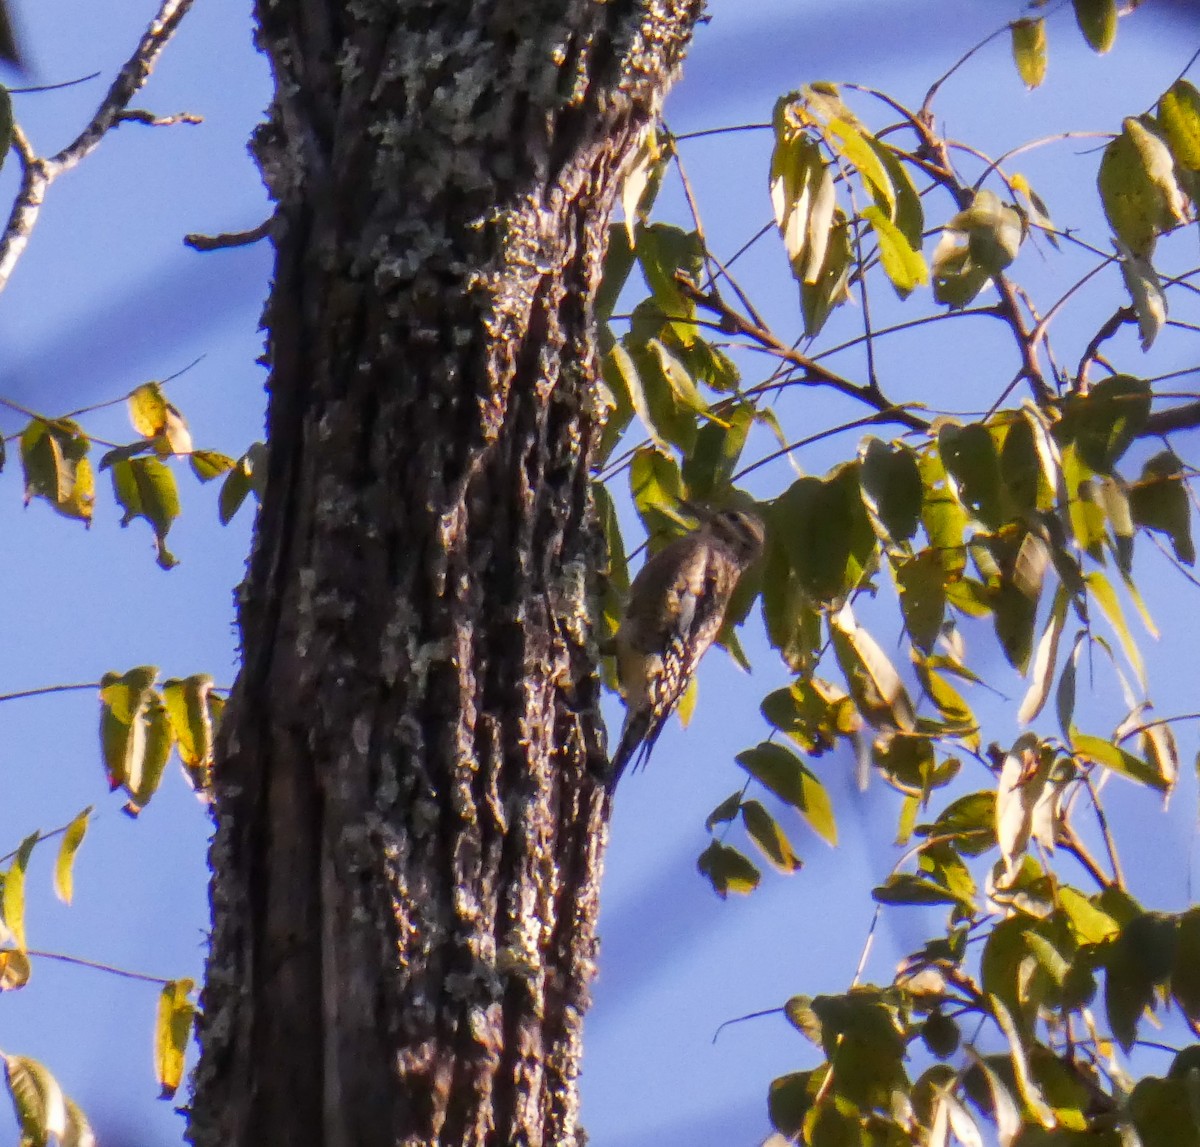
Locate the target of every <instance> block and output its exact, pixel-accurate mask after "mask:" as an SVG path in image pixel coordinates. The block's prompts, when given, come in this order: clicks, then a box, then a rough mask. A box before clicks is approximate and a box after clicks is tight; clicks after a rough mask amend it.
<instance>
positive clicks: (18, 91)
mask: <svg viewBox="0 0 1200 1147" xmlns="http://www.w3.org/2000/svg"><path fill="white" fill-rule="evenodd" d="M99 78H100V73H99V72H91V73H89V74H88V75H86V76H80V77H79V78H78V79H75V80H62V81H60V82H59V83H57V84H30V85H29V86H27V87H23V88H9V89H8V94H9V95H10V96H27V95H34V94H36V93H39V92H60V91H62V90H63V88H74V87H78V86H79V85H80V84H86V83H90V82H91V81H92V80H96V79H99Z"/></svg>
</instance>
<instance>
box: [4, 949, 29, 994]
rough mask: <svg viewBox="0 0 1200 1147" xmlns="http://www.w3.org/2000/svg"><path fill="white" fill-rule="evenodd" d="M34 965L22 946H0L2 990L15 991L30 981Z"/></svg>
mask: <svg viewBox="0 0 1200 1147" xmlns="http://www.w3.org/2000/svg"><path fill="white" fill-rule="evenodd" d="M32 974H33V966H32V965H31V964H30V962H29V957H28V956H27V955H26V954H25V953H24V952H22V951H21V949H20V948H0V992H15V991H17V990H18V989H20V988H23V987H24V986H25V985H26V984H27V983H29V977H30V976H31V975H32Z"/></svg>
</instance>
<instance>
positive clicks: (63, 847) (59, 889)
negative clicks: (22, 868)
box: [54, 805, 92, 904]
mask: <svg viewBox="0 0 1200 1147" xmlns="http://www.w3.org/2000/svg"><path fill="white" fill-rule="evenodd" d="M91 815H92V809H91V806H90V805H89V806H88V807H87V808H85V809H84V810H83V812H81V813H80V814H79V815H78V816H76V817H75V819H74V820H72V821H71V823H70V824H69V825H67V830H66V832H64V833H63V837H62V842H61V843H60V844H59V846H58V857H57V858H56V860H55V861H54V893H55V895H56V896H57V897H58V898H59V900H61V901H62V902H63V903H64V904H70V903H71V898H72V896H73V895H74V888H75V857H76V855H77V854H78V852H79V846H80V845H81V844H83V838H84V836H85V835H87V830H88V823H89V819H90V817H91Z"/></svg>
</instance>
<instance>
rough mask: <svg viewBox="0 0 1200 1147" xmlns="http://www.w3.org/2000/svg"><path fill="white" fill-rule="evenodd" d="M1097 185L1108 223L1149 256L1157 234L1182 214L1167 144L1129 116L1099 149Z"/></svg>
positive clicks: (1181, 196) (1129, 244)
mask: <svg viewBox="0 0 1200 1147" xmlns="http://www.w3.org/2000/svg"><path fill="white" fill-rule="evenodd" d="M1097 185H1098V187H1099V189H1100V201H1101V203H1102V204H1103V206H1104V214H1105V216H1106V217H1107V218H1108V222H1109V225H1110V226H1111V227H1112V229H1113V232H1114V233H1115V234H1116V236H1117V238H1118V239H1120V240H1121V242H1122V243H1124V244H1125V246H1126V247H1127V248H1128V249H1129V250H1130V251H1132V252H1133V253H1134V254H1135V255H1139V256H1144V257H1146V258H1149V257H1150V255H1151V254H1152V253H1153V251H1154V242H1155V239H1156V238H1157V236H1159V235H1161V234H1162V233H1163V232H1164V231H1168V230H1170V229H1171V228H1172V227H1173V226H1175V224H1177V223H1181V222H1183V221H1184V219H1185V218H1186V208H1185V202H1186V201H1185V197H1184V194H1183V191H1182V190H1181V188H1180V186H1179V183H1178V181H1177V179H1176V176H1175V169H1174V160H1173V159H1172V156H1171V151H1170V148H1169V147H1168V146H1167V144H1166V142H1165V141H1164V140H1163V139H1162V138H1161V137H1160V136H1158V135H1157V134H1155V133H1154V132H1153V131H1151V130H1150V129H1149V128H1148V127H1147V126H1146V125H1145V124H1144V123H1142V122H1141V121H1139V120H1136V119H1133V118H1132V117H1131V118H1129V119H1126V120H1125V121H1124V125H1123V129H1122V131H1121V134H1120V135H1118V136H1117V137H1116V139H1114V140H1113V141H1112V142H1111V143H1110V144H1109V145H1108V146H1107V147H1106V148H1105V149H1104V155H1103V157H1102V158H1101V160H1100V172H1099V175H1098V176H1097Z"/></svg>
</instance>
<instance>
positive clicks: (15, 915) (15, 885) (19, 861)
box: [0, 832, 41, 951]
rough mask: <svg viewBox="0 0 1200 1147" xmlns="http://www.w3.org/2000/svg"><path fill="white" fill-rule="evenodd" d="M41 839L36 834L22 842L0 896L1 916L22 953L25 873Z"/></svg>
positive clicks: (7, 873)
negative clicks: (35, 847)
mask: <svg viewBox="0 0 1200 1147" xmlns="http://www.w3.org/2000/svg"><path fill="white" fill-rule="evenodd" d="M39 839H41V838H40V836H39V834H38V833H36V832H34V833H30V834H29V836H27V837H26V838H25V839H24V840H23V841H21V843H20V845H19V846H18V848H17V853H16V856H14V857H13V861H12V864H10V865H9V866H8V869H7V870H6V871H5V873H4V891H3V894H2V896H0V915H2V916H3V922H4V927H5V928H6V929H7V931H8V934H9V935H10V936H11V937H12V940H13V943H14V944H16V946H17V947H18V948H20V949H21V950H22V951H24V949H25V873H26V870H27V869H28V868H29V857H30V856H31V855H32V854H33V849H34V846H35V845H36V844H37V842H38V840H39Z"/></svg>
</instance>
